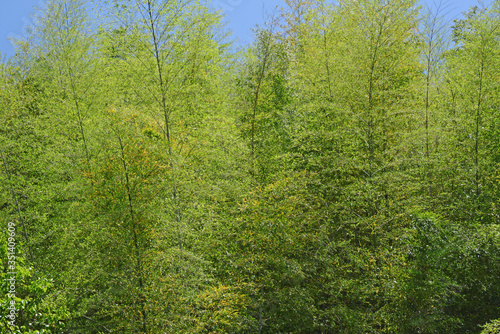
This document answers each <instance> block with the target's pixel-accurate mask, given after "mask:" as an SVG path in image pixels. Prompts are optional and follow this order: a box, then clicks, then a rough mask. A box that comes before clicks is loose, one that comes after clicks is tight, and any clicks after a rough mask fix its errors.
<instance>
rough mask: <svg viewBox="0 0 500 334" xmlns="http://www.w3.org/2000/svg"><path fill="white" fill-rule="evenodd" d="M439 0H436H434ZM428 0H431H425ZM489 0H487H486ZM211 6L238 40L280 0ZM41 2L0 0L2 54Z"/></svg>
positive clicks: (453, 11)
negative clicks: (9, 39) (218, 10)
mask: <svg viewBox="0 0 500 334" xmlns="http://www.w3.org/2000/svg"><path fill="white" fill-rule="evenodd" d="M435 1H437V2H439V0H435ZM425 2H427V3H431V4H432V2H433V0H425ZM485 2H486V3H489V2H490V1H485ZM211 3H212V5H213V6H214V7H216V8H218V9H220V10H222V11H223V13H224V14H225V15H226V18H227V21H228V27H229V28H230V29H231V30H233V32H234V35H233V36H234V37H235V38H237V39H238V40H239V41H240V43H242V44H245V43H248V42H249V41H251V39H252V33H251V29H252V27H254V26H255V25H256V24H262V23H263V22H264V14H263V13H264V12H265V11H272V10H273V8H275V7H276V6H277V5H280V4H282V3H283V1H282V0H211ZM449 3H451V6H450V15H451V16H452V17H456V16H458V15H460V13H461V12H463V11H465V10H467V9H468V8H470V7H471V6H474V5H476V4H477V1H476V0H455V1H449ZM40 5H42V0H0V50H1V51H2V54H4V55H5V54H7V55H11V54H12V47H11V46H10V42H9V41H8V37H9V36H16V35H20V34H21V33H22V31H23V27H24V26H25V25H26V24H29V22H30V13H31V12H32V11H33V8H34V6H40Z"/></svg>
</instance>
